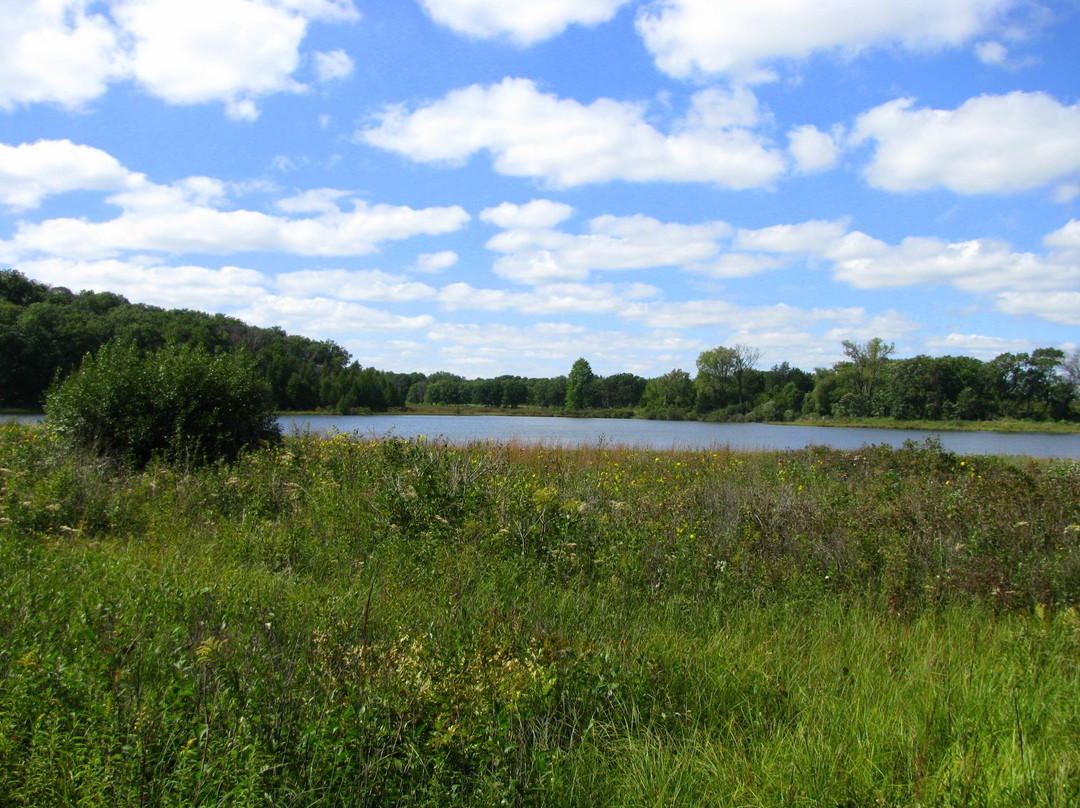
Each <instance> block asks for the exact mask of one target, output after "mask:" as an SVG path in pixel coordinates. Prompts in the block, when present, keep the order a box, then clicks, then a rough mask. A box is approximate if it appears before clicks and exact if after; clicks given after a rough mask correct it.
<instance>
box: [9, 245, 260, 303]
mask: <svg viewBox="0 0 1080 808" xmlns="http://www.w3.org/2000/svg"><path fill="white" fill-rule="evenodd" d="M19 269H20V270H21V271H22V272H25V273H26V274H27V275H28V276H30V277H32V278H34V279H36V280H39V281H42V282H44V283H49V284H52V285H54V286H66V287H67V288H69V289H97V290H105V289H107V290H109V291H110V292H116V293H117V294H121V295H123V296H124V297H126V298H128V299H129V300H131V301H134V302H139V303H147V304H150V305H153V306H162V307H163V308H177V307H182V308H190V309H199V310H203V311H222V310H223V309H229V308H232V307H236V306H243V305H246V304H247V303H248V302H249V301H251V300H253V299H254V298H257V297H261V296H262V295H264V294H266V292H267V288H268V279H267V277H266V276H265V275H264V274H263V273H261V272H258V271H256V270H253V269H245V268H243V267H236V266H224V267H219V268H213V267H206V266H199V265H195V264H180V265H166V264H162V263H158V262H154V261H148V260H147V259H141V260H131V261H121V260H115V259H106V260H102V261H79V260H72V259H68V258H44V259H40V260H33V261H22V262H20V264H19Z"/></svg>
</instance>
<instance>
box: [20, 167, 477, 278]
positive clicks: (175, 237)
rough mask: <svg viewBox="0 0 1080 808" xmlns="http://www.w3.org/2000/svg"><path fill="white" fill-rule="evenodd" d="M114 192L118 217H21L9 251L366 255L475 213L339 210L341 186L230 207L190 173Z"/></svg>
mask: <svg viewBox="0 0 1080 808" xmlns="http://www.w3.org/2000/svg"><path fill="white" fill-rule="evenodd" d="M129 184H130V185H131V187H130V188H128V189H125V190H124V191H121V192H119V193H117V194H114V195H113V196H111V197H110V198H109V202H111V203H112V204H114V205H116V206H118V207H120V208H121V209H122V212H121V214H120V215H119V216H117V217H116V218H113V219H109V220H106V221H100V222H97V221H90V220H87V219H72V218H57V219H46V220H45V221H42V222H40V223H30V222H21V223H20V224H19V225H18V226H17V228H16V231H15V234H14V236H13V237H12V239H10V240H9V241H7V242H0V251H2V252H3V254H4V255H25V256H36V255H56V256H68V257H77V258H80V259H83V260H90V259H100V258H107V257H115V256H117V255H120V254H122V253H124V252H132V251H135V252H164V253H174V254H181V253H203V254H228V253H237V252H247V251H257V252H270V251H280V252H285V253H292V254H295V255H322V256H334V255H363V254H366V253H370V252H372V251H374V250H375V249H377V248H378V245H379V243H380V242H383V241H392V240H400V239H407V238H411V237H413V236H417V235H438V234H443V233H450V232H453V231H456V230H458V229H460V228H461V227H462V226H463V225H464V224H465V222H467V221H468V220H469V215H468V214H467V213H466V212H465V211H464V210H463V209H462V208H460V207H457V206H453V207H439V208H422V209H414V208H410V207H406V206H400V205H387V204H374V205H373V204H369V203H367V202H365V201H363V200H357V199H351V200H350V204H351V208H350V209H348V210H341V209H339V207H338V205H337V204H336V201H337V200H338V199H339V198H340V196H341V195H340V193H339V192H337V191H328V190H326V189H318V190H317V191H314V192H309V193H307V194H301V195H299V196H296V197H291V198H289V199H286V200H283V201H282V202H281V203H280V209H282V210H283V211H285V212H286V213H314V215H309V216H299V217H296V216H287V215H286V216H274V215H270V214H266V213H263V212H261V211H253V210H244V209H232V210H230V209H224V205H225V203H226V202H227V200H226V198H225V197H226V193H225V192H226V188H225V186H224V184H223V183H221V182H220V181H219V180H215V179H213V178H209V177H191V178H188V179H186V180H181V181H180V182H177V183H174V184H172V185H157V184H155V183H151V182H148V181H146V180H145V179H142V178H140V181H139V182H137V183H129Z"/></svg>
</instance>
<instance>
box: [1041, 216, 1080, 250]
mask: <svg viewBox="0 0 1080 808" xmlns="http://www.w3.org/2000/svg"><path fill="white" fill-rule="evenodd" d="M1043 241H1044V242H1045V243H1046V244H1047V245H1048V246H1050V247H1057V248H1060V249H1066V250H1080V220H1077V219H1070V220H1069V222H1068V223H1067V224H1066V225H1065V226H1064V227H1061V228H1059V229H1057V230H1055V231H1054V232H1053V233H1050V234H1048V235H1047V236H1046V238H1045V239H1043Z"/></svg>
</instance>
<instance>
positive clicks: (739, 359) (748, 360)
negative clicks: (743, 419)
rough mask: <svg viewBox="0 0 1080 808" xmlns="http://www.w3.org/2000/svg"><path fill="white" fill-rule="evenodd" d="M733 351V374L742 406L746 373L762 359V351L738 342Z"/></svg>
mask: <svg viewBox="0 0 1080 808" xmlns="http://www.w3.org/2000/svg"><path fill="white" fill-rule="evenodd" d="M731 351H732V356H733V359H734V364H733V365H732V368H731V374H732V375H733V376H734V377H735V386H736V388H737V389H738V391H739V406H740V407H742V406H743V386H744V382H745V380H746V374H747V373H748V372H749V371H751V370H753V369H754V366H755V365H756V364H757V363H758V361H759V360H760V359H761V351H760V350H758V349H757V348H751V347H750V346H749V345H740V344H738V343H736V344H735V345H734V346H733V347H732V349H731Z"/></svg>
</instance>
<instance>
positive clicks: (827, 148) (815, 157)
mask: <svg viewBox="0 0 1080 808" xmlns="http://www.w3.org/2000/svg"><path fill="white" fill-rule="evenodd" d="M788 151H789V152H790V153H791V156H792V157H793V158H794V159H795V170H796V171H797V172H798V173H800V174H816V173H817V172H819V171H827V170H828V169H830V168H832V167H833V166H835V165H836V163H837V162H838V161H839V159H840V147H839V146H838V145H837V143H836V138H835V137H833V136H832V135H831V134H829V133H828V132H822V131H821V130H820V129H818V128H817V127H816V126H810V125H805V126H796V127H795V128H794V129H792V130H791V131H790V132H788Z"/></svg>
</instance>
